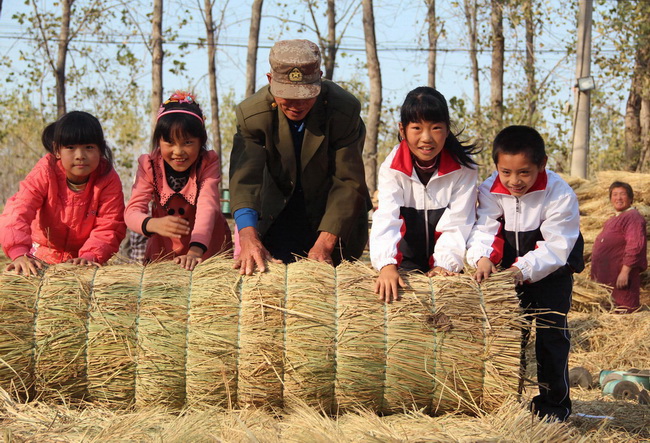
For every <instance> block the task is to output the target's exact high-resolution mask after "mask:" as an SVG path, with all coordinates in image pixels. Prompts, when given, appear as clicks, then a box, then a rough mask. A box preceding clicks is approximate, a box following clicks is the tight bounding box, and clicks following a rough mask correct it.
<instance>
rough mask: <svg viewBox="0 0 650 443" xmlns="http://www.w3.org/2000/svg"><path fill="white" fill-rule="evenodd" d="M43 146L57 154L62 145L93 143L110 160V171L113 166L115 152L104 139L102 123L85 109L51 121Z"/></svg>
mask: <svg viewBox="0 0 650 443" xmlns="http://www.w3.org/2000/svg"><path fill="white" fill-rule="evenodd" d="M41 142H42V143H43V147H44V148H45V149H46V150H47V151H48V152H49V153H51V154H56V153H57V152H58V151H59V149H60V147H61V146H70V145H83V144H93V145H97V146H98V147H99V151H100V152H101V155H102V157H103V158H104V159H106V161H107V162H108V168H105V170H104V171H103V173H104V174H105V173H108V172H109V171H110V170H111V169H112V168H113V153H112V152H111V149H110V148H109V147H108V144H107V143H106V139H104V131H103V130H102V125H101V123H99V120H97V117H95V116H94V115H92V114H89V113H87V112H84V111H70V112H68V113H67V114H65V115H63V116H62V117H60V118H59V119H58V120H57V121H55V122H53V123H50V124H49V125H47V126H46V127H45V129H43V133H42V134H41Z"/></svg>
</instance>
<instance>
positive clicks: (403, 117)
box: [400, 86, 481, 167]
mask: <svg viewBox="0 0 650 443" xmlns="http://www.w3.org/2000/svg"><path fill="white" fill-rule="evenodd" d="M425 121H426V122H444V123H445V124H446V125H447V129H448V130H449V135H448V136H447V140H446V141H445V149H447V151H448V152H449V153H450V154H451V156H452V157H453V159H454V160H456V162H458V163H460V164H461V165H463V166H467V167H473V166H475V165H476V164H477V163H476V162H475V161H474V159H473V158H472V155H474V154H477V153H478V152H480V151H481V149H480V148H479V147H478V146H477V145H476V144H474V143H471V144H470V143H466V142H461V141H460V140H458V136H459V135H460V132H459V133H458V134H454V133H453V132H452V130H451V120H450V118H449V108H448V107H447V100H445V97H444V96H443V95H442V94H441V93H440V92H438V91H437V90H436V89H434V88H431V87H429V86H420V87H418V88H415V89H413V90H412V91H411V92H409V93H408V94H407V95H406V98H405V99H404V103H403V104H402V108H401V110H400V122H401V123H402V127H403V128H404V130H406V126H407V125H408V124H409V123H416V122H425ZM400 141H401V137H400Z"/></svg>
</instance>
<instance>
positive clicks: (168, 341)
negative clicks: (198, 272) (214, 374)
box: [135, 261, 191, 408]
mask: <svg viewBox="0 0 650 443" xmlns="http://www.w3.org/2000/svg"><path fill="white" fill-rule="evenodd" d="M190 275H191V274H190V273H189V272H187V271H186V270H184V269H182V268H180V267H179V266H178V265H177V264H176V263H174V262H172V261H165V262H158V263H152V264H150V265H148V266H146V267H145V269H144V275H143V276H142V286H141V290H140V293H139V301H138V302H139V309H138V321H137V326H136V334H137V340H138V352H137V371H136V379H135V381H136V384H135V402H136V405H137V406H144V405H152V404H161V405H167V406H170V407H175V408H181V407H182V406H183V405H184V404H185V362H186V352H187V346H186V344H187V321H188V310H189V289H190Z"/></svg>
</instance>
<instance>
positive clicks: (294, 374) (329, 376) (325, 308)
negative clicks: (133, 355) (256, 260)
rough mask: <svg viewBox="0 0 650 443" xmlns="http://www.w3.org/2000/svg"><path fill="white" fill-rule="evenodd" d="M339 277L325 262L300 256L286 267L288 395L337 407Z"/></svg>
mask: <svg viewBox="0 0 650 443" xmlns="http://www.w3.org/2000/svg"><path fill="white" fill-rule="evenodd" d="M336 308H337V296H336V276H335V269H334V268H333V267H332V266H330V265H328V264H326V263H318V262H310V261H308V260H301V261H299V262H297V263H295V264H293V265H291V266H289V267H288V270H287V300H286V311H285V312H286V313H287V314H288V315H286V316H285V343H284V346H285V352H284V354H285V361H284V399H285V404H286V405H287V406H288V407H289V408H294V407H295V406H296V405H302V404H303V402H302V401H299V400H297V399H305V400H304V401H305V404H307V405H309V406H310V407H315V408H317V409H319V410H322V411H325V412H326V413H332V412H334V410H335V401H334V382H335V380H336V369H337V368H336V331H337V328H336V315H337V312H336Z"/></svg>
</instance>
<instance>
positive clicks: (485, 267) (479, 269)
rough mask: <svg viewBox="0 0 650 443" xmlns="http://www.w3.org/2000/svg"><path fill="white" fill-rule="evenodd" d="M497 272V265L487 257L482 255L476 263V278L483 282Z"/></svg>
mask: <svg viewBox="0 0 650 443" xmlns="http://www.w3.org/2000/svg"><path fill="white" fill-rule="evenodd" d="M495 272H497V268H496V266H494V264H493V263H492V262H491V261H490V259H489V258H487V257H481V259H480V260H479V261H478V263H476V272H475V273H474V280H476V281H477V282H479V283H481V282H482V281H483V280H487V278H488V277H489V276H490V275H491V274H493V273H495Z"/></svg>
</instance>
